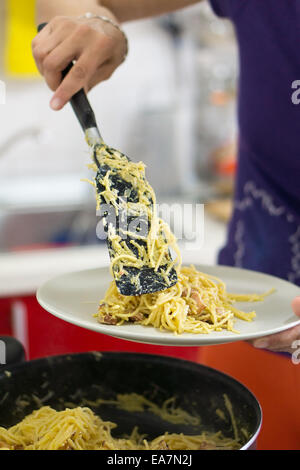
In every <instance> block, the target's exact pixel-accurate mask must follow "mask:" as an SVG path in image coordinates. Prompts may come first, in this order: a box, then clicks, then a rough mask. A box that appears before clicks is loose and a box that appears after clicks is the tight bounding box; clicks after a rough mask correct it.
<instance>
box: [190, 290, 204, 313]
mask: <svg viewBox="0 0 300 470" xmlns="http://www.w3.org/2000/svg"><path fill="white" fill-rule="evenodd" d="M190 298H191V299H193V300H194V301H195V302H196V305H197V313H201V312H202V310H204V309H205V305H204V304H203V303H202V301H201V297H200V294H199V292H198V291H197V289H192V290H191V295H190Z"/></svg>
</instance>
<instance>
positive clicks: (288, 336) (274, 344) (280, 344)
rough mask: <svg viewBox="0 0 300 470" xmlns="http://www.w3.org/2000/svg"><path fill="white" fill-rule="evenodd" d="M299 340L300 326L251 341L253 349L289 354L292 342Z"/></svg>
mask: <svg viewBox="0 0 300 470" xmlns="http://www.w3.org/2000/svg"><path fill="white" fill-rule="evenodd" d="M298 339H300V325H298V326H295V327H294V328H290V329H289V330H286V331H283V332H282V333H276V334H275V335H270V336H265V337H264V338H259V339H257V340H254V341H251V343H252V345H253V346H254V347H255V348H259V349H269V350H271V351H283V352H291V350H292V344H293V342H294V341H296V340H298Z"/></svg>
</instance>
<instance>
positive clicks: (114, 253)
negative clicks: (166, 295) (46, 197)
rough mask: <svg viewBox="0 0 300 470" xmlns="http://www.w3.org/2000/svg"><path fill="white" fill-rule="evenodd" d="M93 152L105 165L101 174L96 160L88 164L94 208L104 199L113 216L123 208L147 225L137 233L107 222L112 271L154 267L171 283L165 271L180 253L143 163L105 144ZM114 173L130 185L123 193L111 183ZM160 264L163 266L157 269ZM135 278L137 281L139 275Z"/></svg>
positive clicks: (116, 274) (119, 273) (118, 274)
mask: <svg viewBox="0 0 300 470" xmlns="http://www.w3.org/2000/svg"><path fill="white" fill-rule="evenodd" d="M96 155H97V159H98V161H99V162H100V163H101V167H102V168H105V167H107V168H108V171H107V172H106V173H105V176H103V175H102V173H100V172H98V167H97V165H96V164H95V163H92V164H89V165H88V167H89V168H91V169H92V170H94V171H95V172H97V173H96V177H95V180H94V181H89V180H86V181H88V182H89V183H91V184H92V185H93V186H94V187H95V189H96V200H97V210H99V209H100V207H101V204H102V203H103V201H105V203H106V204H110V205H111V206H113V207H114V209H115V214H116V216H118V215H119V213H120V212H125V213H126V216H127V220H132V218H133V219H134V220H135V221H136V222H137V223H138V222H139V221H146V224H147V227H148V228H147V230H146V233H143V232H141V233H139V232H138V230H137V229H136V227H135V226H134V230H133V229H132V228H130V224H129V227H127V229H126V227H125V228H122V227H119V233H117V231H116V227H115V225H114V224H112V223H108V235H109V241H110V245H109V251H110V255H111V265H110V267H111V273H112V274H113V275H114V278H115V279H116V280H118V279H120V278H121V277H122V276H123V275H124V274H126V267H134V268H138V269H140V268H143V267H148V268H153V269H154V271H155V272H157V275H161V276H162V278H163V279H164V280H165V282H166V284H167V285H170V281H169V278H168V274H169V273H170V271H171V269H172V268H173V267H174V266H175V264H176V263H181V255H180V251H179V249H178V246H177V243H176V238H175V236H174V235H173V234H172V232H171V230H170V228H169V226H168V225H167V224H166V223H165V222H164V221H163V220H162V219H160V218H159V217H158V215H157V211H156V197H155V193H154V191H153V188H152V187H151V186H150V184H149V183H148V181H147V180H146V179H145V165H144V164H143V163H142V162H138V163H134V162H132V161H128V159H127V158H126V156H125V155H122V154H121V153H120V152H118V151H117V150H114V149H111V148H110V147H108V146H107V145H105V144H103V145H102V146H99V147H97V149H96ZM116 176H117V177H118V178H120V179H121V180H123V181H125V182H126V183H129V185H130V188H131V189H129V188H128V189H126V190H125V195H124V196H123V195H122V196H121V197H120V195H119V193H118V191H117V190H116V189H115V188H114V187H113V186H112V177H116ZM97 183H100V184H101V186H102V187H103V191H101V192H99V191H98V189H97ZM132 193H134V195H135V196H134V197H132ZM132 200H134V201H135V202H132ZM104 222H105V217H104ZM133 225H134V224H133ZM127 236H129V237H130V242H129V243H130V245H128V244H127V243H126V241H127V240H126V237H127ZM125 240H126V241H125ZM170 248H172V249H173V250H174V251H175V253H176V255H177V258H176V260H174V261H172V259H171V257H170V252H169V249H170ZM159 268H163V269H161V271H160V272H159V273H158V269H159ZM136 281H138V276H137V279H136ZM132 282H133V283H134V282H135V280H134V279H133V280H132Z"/></svg>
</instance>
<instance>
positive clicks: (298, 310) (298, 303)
mask: <svg viewBox="0 0 300 470" xmlns="http://www.w3.org/2000/svg"><path fill="white" fill-rule="evenodd" d="M292 308H293V310H294V313H295V315H297V316H298V317H300V297H295V298H294V300H293V302H292Z"/></svg>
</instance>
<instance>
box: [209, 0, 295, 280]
mask: <svg viewBox="0 0 300 470" xmlns="http://www.w3.org/2000/svg"><path fill="white" fill-rule="evenodd" d="M210 1H211V4H212V7H213V9H214V11H215V12H216V13H217V14H218V15H219V16H222V17H228V18H230V19H231V20H232V22H233V24H234V27H235V31H236V36H237V41H238V44H239V57H240V78H239V104H238V122H239V155H238V172H237V181H236V190H235V207H234V214H233V218H232V220H231V223H230V226H229V232H228V239H227V243H226V246H225V247H224V248H223V249H222V251H221V252H220V255H219V262H220V263H221V264H227V265H231V266H240V267H244V268H248V269H253V270H257V271H262V272H266V273H270V274H273V275H276V276H279V277H281V278H285V279H288V280H290V281H291V282H294V283H295V284H298V285H300V104H299V105H295V104H293V102H292V94H293V93H294V92H295V90H294V89H292V83H293V82H294V81H295V80H300V48H299V44H300V0H276V1H274V0H210ZM298 95H299V94H298Z"/></svg>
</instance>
